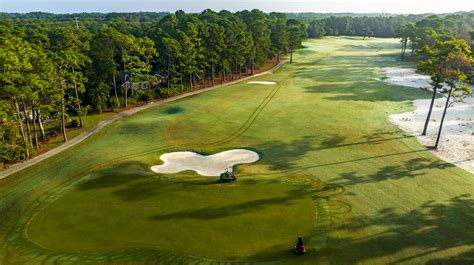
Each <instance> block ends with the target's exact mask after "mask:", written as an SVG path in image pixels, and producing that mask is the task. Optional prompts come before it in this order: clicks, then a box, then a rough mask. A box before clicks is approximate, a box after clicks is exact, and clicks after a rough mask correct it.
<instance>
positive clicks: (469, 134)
mask: <svg viewBox="0 0 474 265" xmlns="http://www.w3.org/2000/svg"><path fill="white" fill-rule="evenodd" d="M382 72H383V75H384V77H385V79H384V81H385V82H387V83H390V84H395V85H401V86H408V87H414V88H421V87H424V88H427V87H429V81H430V78H429V76H424V75H420V74H417V73H416V72H415V70H414V69H408V68H383V69H382ZM430 102H431V99H417V100H414V101H413V105H414V106H415V108H416V109H415V111H412V112H405V113H400V114H394V115H391V116H390V121H391V122H392V123H394V124H396V125H397V126H398V127H399V128H400V129H402V130H404V131H405V132H407V133H409V134H411V135H414V136H416V137H417V139H418V141H420V143H421V144H423V145H425V146H433V145H434V144H435V142H436V137H437V134H438V129H439V125H440V121H441V116H442V113H443V108H444V105H445V103H446V99H445V98H439V99H436V100H435V104H434V108H433V113H432V114H431V118H430V123H429V127H428V131H427V135H426V136H422V135H421V133H422V131H423V126H424V123H425V120H426V116H427V113H428V110H429V106H430ZM432 152H433V153H434V154H435V155H436V156H438V157H439V158H441V159H443V160H445V161H447V162H450V163H452V164H454V165H456V166H458V167H460V168H463V169H465V170H467V171H470V172H472V173H474V97H467V98H465V99H464V101H463V102H455V103H454V104H453V105H452V106H451V107H450V108H448V111H447V113H446V118H445V120H444V126H443V132H442V135H441V140H440V144H439V148H438V150H433V151H432Z"/></svg>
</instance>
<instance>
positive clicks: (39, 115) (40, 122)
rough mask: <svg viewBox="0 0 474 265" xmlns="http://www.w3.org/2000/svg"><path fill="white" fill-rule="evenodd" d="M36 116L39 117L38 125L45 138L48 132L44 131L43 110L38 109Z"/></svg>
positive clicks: (42, 136) (42, 137)
mask: <svg viewBox="0 0 474 265" xmlns="http://www.w3.org/2000/svg"><path fill="white" fill-rule="evenodd" d="M36 118H37V119H38V125H39V128H40V134H41V139H42V140H44V139H45V138H46V134H45V132H44V126H43V121H41V112H40V111H39V110H36Z"/></svg>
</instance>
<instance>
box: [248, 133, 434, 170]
mask: <svg viewBox="0 0 474 265" xmlns="http://www.w3.org/2000/svg"><path fill="white" fill-rule="evenodd" d="M412 137H413V136H406V135H396V134H394V133H391V132H376V133H374V134H369V135H367V136H364V137H363V138H361V140H360V141H354V142H349V141H348V139H347V137H345V136H341V135H337V134H334V135H328V136H305V137H301V138H300V139H296V140H293V141H291V142H282V141H271V142H267V143H264V144H261V145H259V146H257V147H256V150H259V152H260V153H261V154H262V160H260V161H259V163H261V164H266V165H268V166H269V167H270V169H271V170H294V169H309V168H312V167H319V166H327V165H331V164H324V165H318V164H316V165H313V166H306V167H300V166H299V165H298V163H297V162H298V161H299V160H300V159H301V158H303V157H305V155H306V154H307V153H308V152H314V151H323V150H329V149H335V148H345V147H352V146H364V145H377V144H383V143H385V142H388V141H397V140H403V139H408V138H412ZM418 151H425V150H417V151H409V152H408V153H412V152H418ZM402 154H405V152H401V153H395V154H387V156H394V155H402ZM377 157H384V155H381V156H374V157H366V158H361V159H355V160H354V161H345V163H349V162H356V161H360V160H366V159H371V158H377ZM338 163H342V162H335V164H338Z"/></svg>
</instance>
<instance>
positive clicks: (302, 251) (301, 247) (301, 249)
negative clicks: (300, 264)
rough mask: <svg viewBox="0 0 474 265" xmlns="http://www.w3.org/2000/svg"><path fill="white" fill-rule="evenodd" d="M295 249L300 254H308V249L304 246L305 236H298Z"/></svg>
mask: <svg viewBox="0 0 474 265" xmlns="http://www.w3.org/2000/svg"><path fill="white" fill-rule="evenodd" d="M294 251H295V253H296V254H299V255H304V254H306V249H305V247H304V243H303V238H302V237H301V236H298V237H297V238H296V245H295V247H294Z"/></svg>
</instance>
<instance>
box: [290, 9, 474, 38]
mask: <svg viewBox="0 0 474 265" xmlns="http://www.w3.org/2000/svg"><path fill="white" fill-rule="evenodd" d="M313 17H314V18H313ZM299 18H300V20H301V21H303V22H304V21H305V22H306V23H307V24H308V37H310V38H319V37H322V36H367V37H370V36H374V37H382V38H387V37H388V38H393V37H398V30H399V29H400V27H402V26H403V25H405V24H407V23H413V24H418V25H419V26H423V25H424V24H425V23H426V22H427V21H433V20H434V19H438V20H440V21H442V23H441V24H442V25H441V24H440V25H441V26H442V27H443V28H445V29H447V30H448V31H450V32H452V33H453V34H454V35H455V36H456V37H458V38H463V39H465V40H469V39H470V32H472V31H474V12H462V13H457V14H446V15H426V14H424V15H407V16H404V15H395V16H382V15H380V16H330V17H323V18H321V17H319V16H318V15H314V16H310V15H306V16H302V15H301V16H299ZM433 26H434V25H433Z"/></svg>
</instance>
